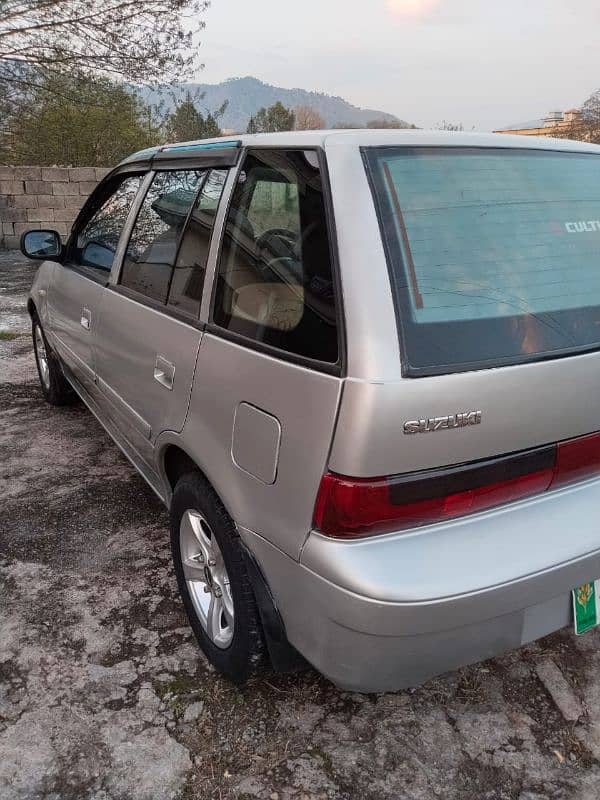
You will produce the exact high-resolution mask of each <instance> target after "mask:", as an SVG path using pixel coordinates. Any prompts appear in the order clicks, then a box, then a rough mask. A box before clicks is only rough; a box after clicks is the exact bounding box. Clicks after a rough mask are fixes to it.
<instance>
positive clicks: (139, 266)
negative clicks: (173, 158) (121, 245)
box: [120, 170, 205, 303]
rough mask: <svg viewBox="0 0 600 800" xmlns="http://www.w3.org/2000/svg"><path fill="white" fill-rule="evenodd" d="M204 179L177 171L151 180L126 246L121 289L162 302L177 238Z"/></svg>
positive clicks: (201, 173) (195, 173)
mask: <svg viewBox="0 0 600 800" xmlns="http://www.w3.org/2000/svg"><path fill="white" fill-rule="evenodd" d="M204 175H205V172H204V171H203V170H178V171H176V172H158V173H157V174H156V175H155V176H154V179H153V181H152V183H151V185H150V188H149V189H148V193H147V194H146V197H145V198H144V202H143V203H142V207H141V208H140V211H139V214H138V216H137V219H136V221H135V225H134V227H133V230H132V232H131V237H130V239H129V243H128V245H127V251H126V253H125V259H124V261H123V269H122V271H121V281H120V282H121V285H122V286H125V287H126V288H128V289H132V290H133V291H135V292H139V293H140V294H143V295H145V296H146V297H149V298H151V299H153V300H156V301H158V302H160V303H164V302H165V301H166V299H167V294H168V291H169V284H170V280H171V273H172V270H173V263H174V261H175V255H176V253H177V245H178V243H179V237H180V234H181V232H182V230H183V227H184V225H185V221H186V219H187V216H188V213H189V210H190V208H191V206H192V203H193V202H194V199H195V197H196V193H197V191H198V188H199V186H200V183H201V182H202V180H203V178H204Z"/></svg>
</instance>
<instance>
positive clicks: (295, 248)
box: [213, 150, 338, 363]
mask: <svg viewBox="0 0 600 800" xmlns="http://www.w3.org/2000/svg"><path fill="white" fill-rule="evenodd" d="M213 319H214V322H215V323H216V324H217V325H219V326H221V327H222V328H226V329H227V330H229V331H231V332H234V333H237V334H240V335H242V336H245V337H247V338H249V339H252V340H254V341H257V342H262V343H263V344H266V345H270V346H272V347H276V348H278V349H280V350H285V351H287V352H290V353H295V354H297V355H301V356H305V357H307V358H311V359H317V360H319V361H326V362H329V363H335V362H336V361H337V358H338V340H337V326H336V309H335V291H334V285H333V276H332V266H331V253H330V247H329V237H328V232H327V219H326V214H325V203H324V197H323V186H322V181H321V173H320V170H319V164H318V157H317V153H316V152H315V151H303V150H255V151H251V152H250V153H249V154H248V156H247V157H246V160H245V162H244V164H243V166H242V169H241V171H240V174H239V178H238V182H237V185H236V187H235V189H234V192H233V196H232V200H231V205H230V209H229V214H228V217H227V223H226V227H225V234H224V239H223V246H222V252H221V258H220V262H219V268H218V274H217V285H216V291H215V302H214V313H213Z"/></svg>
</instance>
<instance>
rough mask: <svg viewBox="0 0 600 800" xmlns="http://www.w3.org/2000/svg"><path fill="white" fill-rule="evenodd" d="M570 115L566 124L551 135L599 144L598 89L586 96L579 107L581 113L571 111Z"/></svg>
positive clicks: (599, 108) (599, 90) (599, 113)
mask: <svg viewBox="0 0 600 800" xmlns="http://www.w3.org/2000/svg"><path fill="white" fill-rule="evenodd" d="M572 116H573V119H572V120H571V121H570V122H569V123H567V125H565V126H563V127H562V129H561V130H560V131H557V132H556V133H554V132H553V134H552V135H553V136H560V137H561V138H565V139H579V140H581V141H584V142H591V143H593V144H600V89H598V90H596V91H595V92H593V93H592V95H591V96H590V97H588V99H587V100H586V101H585V103H584V104H583V106H582V107H581V113H574V112H572Z"/></svg>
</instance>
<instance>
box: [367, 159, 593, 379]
mask: <svg viewBox="0 0 600 800" xmlns="http://www.w3.org/2000/svg"><path fill="white" fill-rule="evenodd" d="M400 149H402V150H416V149H418V150H448V151H450V150H455V151H457V152H461V151H462V152H464V151H465V150H478V151H481V152H486V151H488V152H498V151H502V152H507V153H510V152H514V151H515V150H516V151H519V152H531V153H561V154H564V155H578V156H586V155H588V156H596V158H598V155H597V154H596V153H593V152H590V151H581V150H568V149H564V150H563V149H557V148H554V147H526V146H520V147H510V146H500V145H494V146H493V147H483V146H481V145H471V144H463V145H455V146H452V145H448V144H427V145H421V144H419V145H416V144H404V145H401V144H397V145H396V144H390V145H362V146H361V148H360V153H361V159H362V162H363V166H364V169H365V172H366V175H367V180H368V183H369V187H370V189H371V197H372V199H373V204H374V207H375V213H376V216H377V224H378V226H379V231H380V235H381V241H382V243H383V249H384V252H385V260H386V266H387V271H388V276H389V279H390V288H391V293H392V301H393V306H394V316H395V320H396V331H397V335H398V342H399V345H400V369H401V375H402V377H403V378H411V379H414V378H429V377H435V376H438V375H455V374H460V373H464V372H480V371H482V370H485V369H495V368H500V367H516V366H519V365H521V364H533V363H538V362H542V361H552V360H556V359H560V358H568V357H573V356H580V355H586V354H587V353H593V352H598V351H599V350H600V348H599V347H598V345H597V344H592V345H586V346H584V347H578V348H564V349H560V350H553V351H552V352H546V353H536V354H534V355H522V356H508V357H506V358H495V357H494V358H491V359H487V360H486V359H479V360H477V361H465V362H461V363H460V364H447V365H444V364H442V365H438V364H436V365H435V366H427V367H414V366H412V365H411V364H410V360H409V356H408V350H407V347H406V341H405V336H404V329H403V326H402V317H403V314H404V308H403V305H404V303H403V301H402V299H401V298H402V296H403V291H402V289H401V288H400V286H399V285H398V283H397V279H398V275H397V272H396V270H394V268H393V266H392V264H393V259H394V258H396V257H397V258H399V260H400V262H401V263H402V267H403V268H404V267H405V265H404V260H403V256H402V253H401V252H400V251H398V252H397V248H396V244H395V243H394V242H392V241H390V236H389V235H388V234H387V233H386V230H385V222H386V220H387V218H388V216H389V211H388V209H387V208H386V207H385V205H384V201H383V192H381V191H380V187H379V186H378V185H377V176H376V175H375V174H374V172H375V171H374V170H373V169H372V166H371V163H370V161H369V156H368V153H367V151H369V150H378V151H381V150H396V151H397V150H400Z"/></svg>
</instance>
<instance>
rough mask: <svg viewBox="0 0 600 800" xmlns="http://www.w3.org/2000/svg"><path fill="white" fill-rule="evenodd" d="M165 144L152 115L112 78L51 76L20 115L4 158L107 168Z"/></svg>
mask: <svg viewBox="0 0 600 800" xmlns="http://www.w3.org/2000/svg"><path fill="white" fill-rule="evenodd" d="M159 140H160V135H159V130H158V127H157V126H156V124H155V122H154V120H153V119H152V111H151V109H150V108H149V107H148V106H145V105H144V104H143V103H142V102H141V101H140V100H139V99H138V97H137V96H135V95H134V94H132V93H131V92H129V91H128V90H127V89H126V88H125V87H124V86H123V85H122V84H118V83H115V82H113V81H111V80H108V79H93V78H82V77H75V78H70V77H68V76H66V75H60V76H57V75H50V76H49V77H48V78H47V80H46V81H45V82H44V83H42V84H41V85H40V86H39V87H37V88H36V89H35V91H33V92H32V94H31V98H30V102H29V103H28V105H27V107H26V108H23V109H19V110H18V111H15V112H14V113H13V115H12V116H11V117H10V118H9V120H8V123H7V135H6V136H4V137H3V145H4V147H3V149H4V152H0V158H1V159H2V160H4V161H7V162H9V163H13V164H41V165H49V164H61V165H70V166H94V165H96V166H106V165H110V164H114V163H115V162H117V161H120V160H121V159H122V158H124V157H125V156H126V155H128V154H129V153H132V152H134V151H135V150H141V149H143V148H145V147H149V146H151V145H153V144H157V143H158V141H159Z"/></svg>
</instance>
